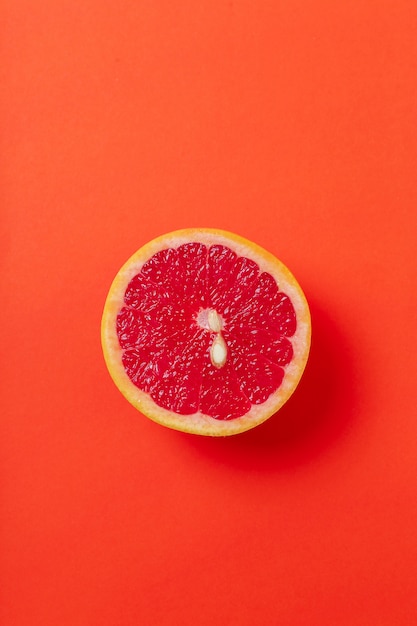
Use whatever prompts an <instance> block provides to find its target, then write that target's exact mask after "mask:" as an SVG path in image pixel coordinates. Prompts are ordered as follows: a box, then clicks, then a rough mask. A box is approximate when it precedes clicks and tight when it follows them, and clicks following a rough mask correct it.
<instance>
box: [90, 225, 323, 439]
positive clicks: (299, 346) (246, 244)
mask: <svg viewBox="0 0 417 626" xmlns="http://www.w3.org/2000/svg"><path fill="white" fill-rule="evenodd" d="M190 241H196V242H200V243H205V244H206V245H210V244H213V243H220V244H223V245H227V246H229V247H230V248H232V249H233V250H234V251H235V252H237V254H239V255H240V256H247V257H248V258H250V259H253V260H254V261H256V263H257V264H258V265H259V267H260V269H261V271H267V272H269V273H270V274H271V275H272V276H273V277H274V278H275V280H276V282H277V284H278V286H279V288H280V290H281V291H283V292H284V293H286V294H287V295H288V296H289V297H290V299H291V301H292V303H293V305H294V307H295V310H296V314H297V330H296V333H295V335H294V336H293V337H291V341H292V343H293V348H294V357H293V359H292V361H291V363H290V364H289V365H288V366H287V367H286V368H285V375H284V379H283V382H282V384H281V386H280V387H279V388H278V390H277V391H276V392H275V393H273V394H272V395H271V396H270V397H269V398H268V400H267V401H266V402H264V403H263V404H261V405H253V406H252V408H251V409H250V410H249V411H248V413H246V414H245V415H243V416H242V417H238V418H236V419H233V420H230V421H223V420H216V419H213V418H212V417H209V416H207V415H203V414H202V413H200V412H198V413H195V414H193V415H178V414H177V413H173V412H172V411H168V410H167V409H164V408H161V407H159V406H158V405H157V404H155V402H154V401H153V400H152V398H151V397H150V396H149V394H147V393H145V392H144V391H141V390H140V389H138V388H137V387H136V386H135V385H134V384H133V383H132V382H131V380H130V379H129V377H128V376H127V374H126V372H125V369H124V367H123V363H122V360H121V356H122V350H121V348H120V346H119V341H118V338H117V335H116V318H117V314H118V312H119V311H120V309H121V307H122V306H123V297H124V293H125V290H126V287H127V285H128V283H129V281H130V280H131V279H132V278H133V276H135V275H136V274H137V273H138V272H139V271H140V269H141V267H142V265H143V264H144V263H145V261H147V260H148V259H149V258H150V257H151V256H153V255H154V254H155V253H156V252H158V251H159V250H162V249H164V248H167V247H178V246H179V245H181V244H182V243H187V242H190ZM101 341H102V347H103V354H104V359H105V362H106V365H107V368H108V370H109V372H110V375H111V377H112V379H113V381H114V382H115V384H116V386H117V387H118V388H119V390H120V391H121V393H122V394H123V395H124V396H125V398H126V399H127V400H128V401H129V402H130V403H131V404H132V405H133V406H134V407H135V408H136V409H138V410H139V411H140V412H141V413H143V414H144V415H146V416H147V417H149V418H150V419H152V420H153V421H155V422H157V423H159V424H162V425H163V426H167V427H169V428H173V429H175V430H180V431H183V432H188V433H193V434H199V435H209V436H213V437H216V436H226V435H235V434H238V433H242V432H244V431H246V430H250V429H251V428H254V427H255V426H257V425H258V424H261V423H262V422H264V421H266V420H267V419H268V418H269V417H271V415H273V414H274V413H276V412H277V411H278V410H279V409H280V408H281V407H282V406H283V404H285V402H286V401H287V400H288V398H289V397H290V396H291V395H292V393H293V392H294V390H295V389H296V387H297V385H298V383H299V381H300V378H301V376H302V374H303V371H304V368H305V366H306V363H307V359H308V355H309V350H310V342H311V318H310V311H309V307H308V303H307V300H306V298H305V296H304V293H303V291H302V289H301V287H300V285H299V284H298V282H297V281H296V279H295V278H294V276H293V274H292V273H291V272H290V270H289V269H288V268H287V267H286V266H285V265H284V264H283V263H282V262H281V261H279V260H278V259H277V258H276V257H275V256H273V255H272V254H271V253H270V252H268V251H266V250H264V249H263V248H261V246H259V245H257V244H255V243H253V242H251V241H249V240H247V239H245V238H244V237H241V236H239V235H236V234H234V233H230V232H227V231H224V230H219V229H214V228H187V229H182V230H177V231H174V232H171V233H167V234H165V235H162V236H160V237H157V238H156V239H153V240H152V241H150V242H149V243H147V244H145V245H144V246H143V247H141V248H140V249H139V250H138V251H137V252H135V254H133V255H132V256H131V257H130V259H128V261H127V262H126V263H125V264H124V265H123V266H122V268H121V269H120V271H119V272H118V273H117V275H116V277H115V279H114V280H113V283H112V285H111V287H110V290H109V293H108V296H107V299H106V302H105V305H104V311H103V317H102V322H101Z"/></svg>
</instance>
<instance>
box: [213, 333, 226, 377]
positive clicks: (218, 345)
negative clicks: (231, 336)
mask: <svg viewBox="0 0 417 626" xmlns="http://www.w3.org/2000/svg"><path fill="white" fill-rule="evenodd" d="M226 358H227V346H226V342H225V340H224V339H223V337H222V336H221V334H220V333H219V334H218V335H216V338H215V339H214V341H213V343H212V344H211V348H210V359H211V362H212V364H213V365H214V367H217V368H218V369H220V368H221V367H223V365H224V364H225V363H226Z"/></svg>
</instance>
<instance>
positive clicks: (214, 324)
mask: <svg viewBox="0 0 417 626" xmlns="http://www.w3.org/2000/svg"><path fill="white" fill-rule="evenodd" d="M207 319H208V325H209V328H210V330H212V331H214V332H215V333H218V332H220V331H221V329H222V320H221V317H220V316H219V314H218V313H217V311H216V310H215V309H210V310H209V312H208V316H207Z"/></svg>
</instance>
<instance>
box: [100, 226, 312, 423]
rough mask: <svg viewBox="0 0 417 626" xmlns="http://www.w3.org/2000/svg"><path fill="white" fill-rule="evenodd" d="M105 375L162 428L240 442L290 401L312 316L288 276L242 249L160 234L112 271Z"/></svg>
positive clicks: (227, 240)
mask: <svg viewBox="0 0 417 626" xmlns="http://www.w3.org/2000/svg"><path fill="white" fill-rule="evenodd" d="M102 344H103V350H104V355H105V359H106V362H107V365H108V368H109V371H110V373H111V375H112V377H113V379H114V381H115V382H116V384H117V386H118V387H119V388H120V390H121V391H122V393H123V394H124V395H125V396H126V397H127V399H128V400H129V401H130V402H131V403H132V404H134V406H136V407H137V408H138V409H139V410H141V411H142V412H143V413H144V414H146V415H148V416H149V417H151V418H152V419H154V420H155V421H157V422H160V423H162V424H164V425H167V426H170V427H172V428H177V429H180V430H184V431H188V432H195V433H199V434H209V435H226V434H234V433H237V432H242V431H244V430H248V429H249V428H252V427H253V426H256V425H257V424H259V423H261V422H262V421H264V420H265V419H267V418H268V417H269V416H270V415H271V414H272V413H274V412H275V411H276V410H278V408H280V406H282V404H283V403H284V402H285V401H286V400H287V399H288V397H289V396H290V395H291V393H292V391H293V390H294V389H295V387H296V385H297V383H298V381H299V379H300V377H301V374H302V371H303V369H304V367H305V363H306V360H307V356H308V352H309V345H310V316H309V311H308V306H307V303H306V300H305V297H304V295H303V293H302V291H301V289H300V287H299V285H298V283H297V282H296V280H295V278H294V277H293V276H292V274H290V272H289V270H288V269H287V268H286V267H285V266H284V265H283V264H282V263H281V262H280V261H278V260H277V259H275V257H273V256H272V255H270V254H269V253H267V252H266V251H264V250H262V248H260V247H259V246H257V245H256V244H253V243H251V242H249V241H247V240H244V239H243V238H240V237H238V236H236V235H233V234H231V233H226V232H224V231H216V230H212V229H199V230H197V229H188V230H184V231H177V232H175V233H170V234H168V235H165V236H163V237H160V238H158V239H157V240H154V241H153V242H150V244H148V245H147V246H144V248H141V249H140V250H139V251H138V252H137V253H136V254H135V255H134V256H133V257H132V258H131V259H130V260H129V261H128V262H127V263H126V264H125V266H123V268H122V269H121V270H120V272H119V274H118V275H117V276H116V279H115V281H114V282H113V285H112V287H111V289H110V292H109V295H108V298H107V301H106V304H105V308H104V313H103V321H102Z"/></svg>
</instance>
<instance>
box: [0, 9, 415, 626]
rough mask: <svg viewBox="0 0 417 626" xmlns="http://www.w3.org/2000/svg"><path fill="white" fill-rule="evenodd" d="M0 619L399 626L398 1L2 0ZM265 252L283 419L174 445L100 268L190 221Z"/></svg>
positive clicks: (410, 290)
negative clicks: (298, 340) (279, 341)
mask: <svg viewBox="0 0 417 626" xmlns="http://www.w3.org/2000/svg"><path fill="white" fill-rule="evenodd" d="M0 24H1V26H0V29H1V40H2V70H1V81H0V89H1V94H0V111H1V121H2V139H1V146H2V148H1V156H0V159H1V164H0V177H1V181H0V182H1V187H0V188H1V196H2V200H1V204H2V232H3V235H2V246H1V263H2V271H1V275H0V284H1V303H2V306H1V310H2V325H1V329H2V331H1V332H2V342H1V347H2V350H1V387H2V410H1V432H0V459H1V461H0V462H1V476H2V479H1V480H2V487H1V517H0V519H1V522H0V525H1V527H0V541H1V545H0V550H1V555H0V556H1V558H0V594H1V598H0V600H1V602H0V622H1V624H2V626H28V625H29V626H35V625H42V626H49V625H56V624H60V626H96V625H97V626H127V625H129V626H130V625H135V626H136V625H137V624H143V625H153V624H155V625H158V626H168V625H169V626H171V625H173V626H174V625H175V626H176V625H177V624H181V625H184V626H188V625H190V626H191V625H194V624H198V625H203V626H205V625H206V624H207V625H209V624H210V625H211V624H222V625H223V624H225V625H228V626H229V625H233V626H235V625H236V626H253V625H254V624H266V625H268V626H269V625H270V624H274V625H275V624H277V625H278V624H279V626H287V625H288V626H312V625H313V626H315V625H316V624H317V625H320V626H327V625H328V626H334V625H335V624H337V625H338V626H345V625H349V626H350V625H354V626H357V625H360V626H362V625H366V626H367V625H370V626H374V625H375V624H378V626H393V624H395V625H401V626H402V625H404V626H405V625H407V626H409V625H411V624H415V623H416V620H417V617H416V616H417V588H416V587H417V583H416V569H417V568H416V559H417V531H416V529H417V499H416V489H417V460H416V459H417V410H416V383H415V373H416V365H415V363H416V360H415V356H416V348H417V346H416V305H417V302H416V290H415V285H416V278H417V272H416V269H417V267H416V266H417V262H416V252H415V244H416V230H417V229H416V226H417V224H416V219H417V218H416V199H417V198H416V195H417V194H416V165H417V162H416V161H417V158H416V154H417V145H416V144H417V141H416V139H417V137H416V109H417V89H416V86H417V78H416V77H417V67H416V58H417V5H416V3H415V2H414V0H410V1H402V0H396V1H395V2H394V1H388V0H382V1H381V0H378V1H377V0H372V1H368V2H348V1H347V0H346V1H345V0H342V1H341V2H333V1H330V0H328V1H325V0H315V1H314V2H313V1H310V0H302V1H301V0H294V1H292V2H282V1H277V2H272V1H271V2H266V1H264V0H261V1H260V2H246V1H245V2H243V1H239V0H234V1H231V2H220V1H216V0H214V1H210V2H209V1H208V0H204V1H202V2H200V1H199V2H189V1H188V2H187V1H186V2H179V3H178V2H168V1H166V2H162V1H159V0H156V1H152V2H151V1H149V2H142V1H141V2H136V1H133V0H131V1H129V2H115V1H112V0H110V2H98V1H95V0H86V2H82V3H74V2H69V1H68V0H62V1H61V2H53V1H52V0H49V1H45V0H39V1H38V2H29V1H28V0H26V1H23V0H16V1H15V0H13V1H12V0H6V2H4V3H3V4H2V9H1V19H0ZM195 225H204V226H213V227H220V228H224V229H227V230H232V231H236V232H238V233H239V234H241V235H243V236H246V237H248V238H249V239H252V240H254V241H256V242H258V243H259V244H261V245H262V246H264V247H265V248H267V249H269V250H270V251H271V252H273V253H275V254H276V255H277V256H278V257H280V258H282V260H283V261H284V262H285V263H286V264H287V265H288V266H289V267H290V268H291V269H292V270H293V272H294V273H295V275H296V276H297V278H298V279H299V281H300V283H301V284H302V286H303V288H304V290H305V292H306V295H307V297H308V298H309V301H310V304H311V308H312V314H313V323H314V340H313V349H312V354H311V360H310V363H309V366H308V369H307V370H306V373H305V377H304V378H303V381H302V383H301V385H300V387H299V388H298V390H297V392H296V394H295V395H294V396H293V398H291V400H290V401H289V402H288V404H287V405H286V406H285V407H284V408H283V409H282V411H281V412H280V414H279V415H278V416H276V418H275V419H271V420H269V422H268V423H267V424H265V425H263V426H261V427H259V428H257V429H255V431H253V432H249V433H247V434H244V435H241V436H237V437H235V438H232V439H226V440H211V439H201V438H197V437H195V436H187V435H182V434H179V433H177V432H173V431H170V430H167V429H164V428H162V427H160V426H158V425H156V424H154V423H152V422H151V421H149V420H147V419H146V418H144V417H142V416H141V415H140V414H138V413H137V412H136V411H135V410H134V409H133V408H132V407H131V406H130V405H129V404H128V403H127V402H126V401H125V400H124V399H123V397H122V396H121V394H120V393H119V392H118V390H117V389H116V387H115V386H114V384H113V383H112V381H111V380H110V377H109V375H108V373H107V371H106V368H105V365H104V362H103V359H102V355H101V348H100V340H99V325H100V317H101V310H102V306H103V303H104V299H105V296H106V293H107V290H108V287H109V285H110V282H111V280H112V279H113V276H114V274H115V272H116V271H117V270H118V268H119V267H120V265H121V264H122V263H123V262H124V261H125V259H126V258H128V256H129V255H130V254H132V253H133V252H134V251H135V250H136V249H137V248H138V247H139V246H140V245H142V244H143V243H145V242H146V241H147V240H149V239H151V238H153V237H154V236H157V235H159V234H161V233H164V232H167V231H169V230H174V229H176V228H181V227H186V226H195Z"/></svg>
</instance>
